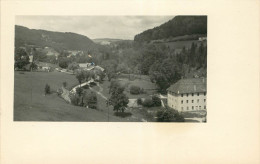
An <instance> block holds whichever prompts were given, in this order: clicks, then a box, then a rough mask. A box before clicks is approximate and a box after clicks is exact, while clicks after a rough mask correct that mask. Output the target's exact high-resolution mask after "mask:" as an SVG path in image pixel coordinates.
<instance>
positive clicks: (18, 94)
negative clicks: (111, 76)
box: [14, 71, 131, 121]
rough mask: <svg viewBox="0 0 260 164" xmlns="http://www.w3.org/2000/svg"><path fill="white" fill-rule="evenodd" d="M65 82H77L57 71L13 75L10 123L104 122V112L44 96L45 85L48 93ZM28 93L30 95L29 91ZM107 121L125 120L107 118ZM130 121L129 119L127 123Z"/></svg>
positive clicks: (53, 94)
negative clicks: (12, 109)
mask: <svg viewBox="0 0 260 164" xmlns="http://www.w3.org/2000/svg"><path fill="white" fill-rule="evenodd" d="M64 81H66V82H67V84H68V87H71V86H74V85H76V84H77V83H78V82H77V80H76V78H75V76H74V75H69V74H65V73H60V72H49V73H46V72H17V71H16V72H15V77H14V121H107V112H106V111H103V112H102V111H98V110H94V109H87V108H84V107H77V106H73V105H71V104H68V103H66V102H65V101H64V100H63V99H61V98H60V97H58V96H57V95H56V93H52V94H50V95H46V96H44V87H45V84H46V83H48V84H49V85H50V87H51V90H52V91H56V90H57V89H58V88H59V87H61V85H62V82H64ZM31 91H32V92H31ZM110 121H129V120H126V119H122V118H120V117H115V116H113V115H111V116H110ZM130 121H131V120H130Z"/></svg>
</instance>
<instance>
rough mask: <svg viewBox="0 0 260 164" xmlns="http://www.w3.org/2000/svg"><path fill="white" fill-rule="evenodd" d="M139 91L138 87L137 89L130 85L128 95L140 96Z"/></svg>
mask: <svg viewBox="0 0 260 164" xmlns="http://www.w3.org/2000/svg"><path fill="white" fill-rule="evenodd" d="M140 91H141V89H140V87H138V86H135V85H132V86H131V87H130V93H131V94H133V95H138V94H140Z"/></svg>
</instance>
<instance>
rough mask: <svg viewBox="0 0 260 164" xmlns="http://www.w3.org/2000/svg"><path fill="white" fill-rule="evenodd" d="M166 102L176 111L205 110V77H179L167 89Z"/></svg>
mask: <svg viewBox="0 0 260 164" xmlns="http://www.w3.org/2000/svg"><path fill="white" fill-rule="evenodd" d="M167 92H168V94H167V104H168V106H169V107H170V108H173V109H176V110H178V111H195V110H206V109H207V106H206V102H207V79H206V78H189V79H181V80H179V81H178V82H176V83H175V84H173V85H171V86H170V87H169V88H168V89H167Z"/></svg>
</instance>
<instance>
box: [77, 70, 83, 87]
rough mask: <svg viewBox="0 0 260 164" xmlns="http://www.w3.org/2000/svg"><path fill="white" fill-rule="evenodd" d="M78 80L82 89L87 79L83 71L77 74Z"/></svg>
mask: <svg viewBox="0 0 260 164" xmlns="http://www.w3.org/2000/svg"><path fill="white" fill-rule="evenodd" d="M76 78H77V79H78V81H79V85H80V87H81V83H82V81H83V80H84V79H85V77H84V73H83V72H82V71H78V72H77V74H76Z"/></svg>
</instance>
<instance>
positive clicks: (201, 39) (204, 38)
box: [199, 37, 207, 42]
mask: <svg viewBox="0 0 260 164" xmlns="http://www.w3.org/2000/svg"><path fill="white" fill-rule="evenodd" d="M205 40H207V37H199V41H200V42H202V41H205Z"/></svg>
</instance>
